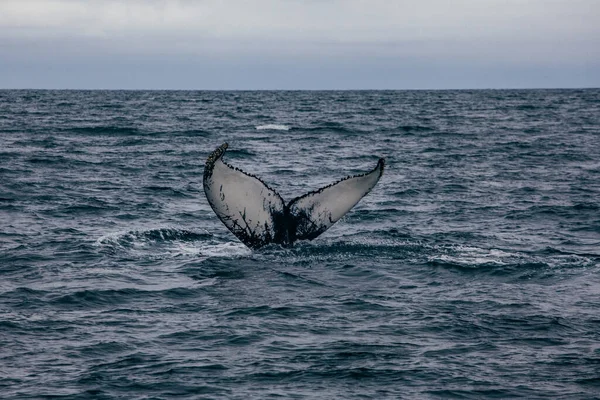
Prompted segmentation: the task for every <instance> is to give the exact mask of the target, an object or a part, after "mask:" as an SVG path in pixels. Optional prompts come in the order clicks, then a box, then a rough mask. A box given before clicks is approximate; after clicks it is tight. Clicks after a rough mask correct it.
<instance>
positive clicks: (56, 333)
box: [0, 89, 600, 400]
mask: <svg viewBox="0 0 600 400" xmlns="http://www.w3.org/2000/svg"><path fill="white" fill-rule="evenodd" d="M224 142H228V143H229V150H228V151H227V153H226V155H225V159H226V161H227V162H228V163H230V164H232V165H234V166H236V167H238V168H240V169H242V170H244V171H247V172H249V173H252V174H254V175H256V176H259V177H260V178H261V179H263V180H264V181H265V182H267V183H268V184H269V186H270V187H271V188H273V189H275V190H276V191H278V192H279V193H280V194H281V196H282V197H283V198H284V199H286V200H288V201H289V200H291V199H292V198H294V197H296V196H300V195H302V194H304V193H306V192H309V191H312V190H315V189H318V188H320V187H322V186H325V185H327V184H329V183H332V182H334V181H337V180H339V179H341V178H343V177H345V176H347V175H354V174H358V173H362V172H366V171H369V170H371V169H373V168H374V167H375V165H376V164H377V160H378V158H379V157H384V158H385V159H386V170H385V172H384V174H383V176H382V178H381V180H380V181H379V183H378V184H377V186H375V188H374V189H373V190H372V192H371V193H370V194H368V195H367V196H366V197H365V198H363V199H362V200H361V202H360V203H359V204H358V205H357V206H356V207H355V208H354V209H353V210H352V211H350V212H349V213H348V214H347V215H346V216H345V217H344V218H343V220H341V221H339V222H337V223H336V224H335V225H334V226H333V227H332V228H330V229H329V230H328V231H327V232H325V233H324V234H323V235H321V236H320V237H318V238H317V239H315V240H314V241H311V242H300V243H297V244H296V245H295V246H294V247H291V248H282V247H278V246H274V245H271V246H267V247H266V248H263V249H259V250H256V251H253V250H250V249H249V248H247V247H246V246H244V245H243V244H242V243H241V242H239V241H238V240H237V239H236V238H235V236H233V235H232V234H231V233H230V232H229V231H228V230H227V228H226V227H225V226H224V225H223V224H222V223H221V222H220V221H219V219H218V218H217V216H216V215H215V214H214V212H213V211H212V209H211V207H210V205H209V204H208V202H207V200H206V198H205V195H204V191H203V188H202V175H203V170H204V163H205V161H206V158H207V156H208V155H209V154H210V153H211V152H212V151H213V150H214V149H216V148H217V147H218V146H219V145H221V144H222V143H224ZM599 199H600V90H599V89H587V90H566V89H565V90H473V91H471V90H457V91H452V90H450V91H324V92H319V91H248V92H237V91H231V92H219V91H214V92H210V91H100V90H97V91H96V90H94V91H40V90H1V91H0V224H1V228H0V349H1V350H0V398H2V399H47V398H52V399H88V398H89V399H171V398H178V399H179V398H180V399H200V398H202V399H245V400H247V399H271V398H294V399H445V398H456V399H481V398H527V399H536V398H538V399H548V398H553V399H590V398H600V203H599Z"/></svg>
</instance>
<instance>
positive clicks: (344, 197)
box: [203, 143, 385, 249]
mask: <svg viewBox="0 0 600 400" xmlns="http://www.w3.org/2000/svg"><path fill="white" fill-rule="evenodd" d="M227 147H228V144H227V143H224V144H222V145H221V146H219V147H218V148H217V149H216V150H215V151H213V152H212V153H211V154H210V155H209V156H208V158H207V160H206V166H205V168H204V180H203V186H204V193H205V194H206V198H207V200H208V202H209V204H210V206H211V207H212V209H213V210H214V212H215V214H217V216H218V217H219V219H220V220H221V221H222V222H223V223H224V224H225V226H226V227H227V228H228V229H229V230H230V231H231V232H232V233H233V234H234V235H235V236H236V237H237V238H238V239H240V240H241V241H242V242H243V243H244V244H245V245H246V246H248V247H251V248H254V249H257V248H260V247H263V246H265V245H268V244H271V243H275V244H281V245H284V246H290V245H292V244H293V243H294V242H295V241H297V240H313V239H315V238H316V237H318V236H319V235H320V234H322V233H323V232H325V231H326V230H327V229H329V227H331V226H332V225H333V224H334V223H335V222H336V221H338V220H339V219H340V218H341V217H343V216H344V215H345V214H346V213H347V212H348V211H350V209H352V207H354V206H355V205H356V203H358V202H359V201H360V199H362V198H363V197H364V196H365V195H366V194H367V193H369V192H370V191H371V189H373V187H374V186H375V185H376V184H377V182H378V181H379V178H381V175H382V174H383V169H384V166H385V161H384V159H383V158H380V159H379V161H378V162H377V166H376V167H375V168H374V169H373V170H372V171H369V172H367V173H364V174H358V175H354V176H349V177H346V178H344V179H341V180H339V181H337V182H335V183H332V184H330V185H327V186H325V187H322V188H320V189H318V190H315V191H312V192H309V193H307V194H305V195H303V196H300V197H296V198H295V199H293V200H292V201H290V202H289V203H288V204H286V203H285V201H284V200H283V198H282V197H281V196H280V195H279V194H278V193H277V192H276V191H275V190H273V189H271V188H270V187H269V186H268V185H267V184H266V183H264V182H263V181H262V180H261V179H260V178H258V177H257V176H254V175H252V174H249V173H247V172H244V171H242V170H241V169H239V168H236V167H234V166H231V165H229V164H227V163H226V162H224V161H223V155H224V154H225V151H226V150H227Z"/></svg>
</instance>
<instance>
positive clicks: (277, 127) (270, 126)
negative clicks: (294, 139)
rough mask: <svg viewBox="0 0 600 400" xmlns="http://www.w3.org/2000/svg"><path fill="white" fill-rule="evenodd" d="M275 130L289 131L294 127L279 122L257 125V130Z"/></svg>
mask: <svg viewBox="0 0 600 400" xmlns="http://www.w3.org/2000/svg"><path fill="white" fill-rule="evenodd" d="M267 129H269V130H274V131H289V130H290V129H292V127H291V126H288V125H279V124H266V125H259V126H257V127H256V130H259V131H262V130H267Z"/></svg>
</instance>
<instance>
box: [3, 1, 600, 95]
mask: <svg viewBox="0 0 600 400" xmlns="http://www.w3.org/2000/svg"><path fill="white" fill-rule="evenodd" d="M564 87H566V88H571V87H577V88H578V87H600V0H411V1H405V0H345V1H342V0H197V1H192V0H179V1H177V0H173V1H168V0H146V1H142V0H104V1H99V0H0V88H5V89H12V88H39V89H184V90H188V89H189V90H196V89H200V90H201V89H205V90H253V89H269V90H270V89H479V88H564Z"/></svg>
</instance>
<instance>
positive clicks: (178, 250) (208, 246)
mask: <svg viewBox="0 0 600 400" xmlns="http://www.w3.org/2000/svg"><path fill="white" fill-rule="evenodd" d="M95 244H96V246H97V247H99V248H100V249H102V250H103V251H104V252H106V253H108V254H111V255H117V256H135V257H140V258H150V259H169V258H178V257H186V256H187V257H198V256H201V257H203V258H204V259H206V258H209V257H238V256H244V255H249V254H251V253H252V252H251V250H250V249H248V248H247V247H246V246H244V245H243V244H242V243H240V242H232V241H231V240H230V239H229V238H220V237H218V236H216V235H212V234H210V233H208V232H207V231H203V232H194V231H190V230H187V229H177V228H157V229H145V230H130V231H126V232H115V233H108V234H105V235H103V236H101V237H100V238H98V239H97V240H96V243H95Z"/></svg>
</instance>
